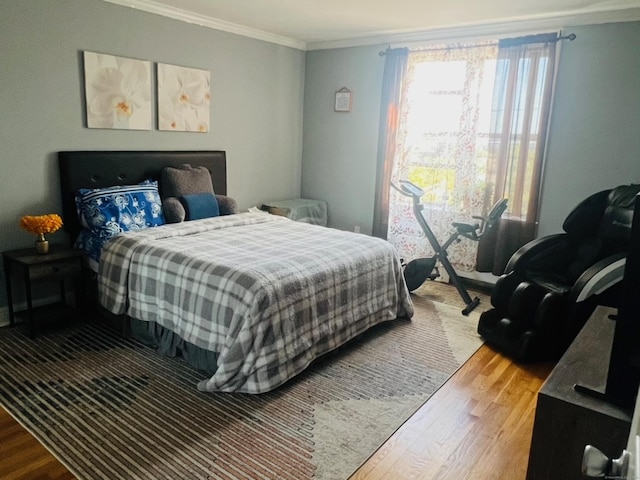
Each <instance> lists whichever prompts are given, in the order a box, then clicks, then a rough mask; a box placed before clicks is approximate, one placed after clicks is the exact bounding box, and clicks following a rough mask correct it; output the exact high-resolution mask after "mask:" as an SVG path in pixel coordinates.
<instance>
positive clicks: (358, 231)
mask: <svg viewBox="0 0 640 480" xmlns="http://www.w3.org/2000/svg"><path fill="white" fill-rule="evenodd" d="M353 231H354V232H356V233H360V225H354V226H353Z"/></svg>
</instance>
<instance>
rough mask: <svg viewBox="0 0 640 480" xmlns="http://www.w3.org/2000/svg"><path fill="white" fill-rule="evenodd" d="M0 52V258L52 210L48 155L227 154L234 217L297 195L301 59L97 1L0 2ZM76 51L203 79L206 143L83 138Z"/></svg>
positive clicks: (54, 190) (53, 182)
mask: <svg viewBox="0 0 640 480" xmlns="http://www.w3.org/2000/svg"><path fill="white" fill-rule="evenodd" d="M0 48H1V52H2V53H1V54H0V55H1V56H0V77H1V80H0V105H2V112H3V115H2V117H1V118H0V145H2V149H1V151H0V175H1V178H2V189H1V190H0V203H1V204H2V206H3V208H2V209H1V210H0V232H2V234H1V235H0V250H5V249H7V248H14V247H20V246H27V245H30V244H31V243H32V239H31V238H30V237H29V236H28V234H27V233H26V232H23V231H21V230H20V229H19V228H18V219H19V218H20V216H22V215H24V214H40V213H49V212H60V205H59V193H58V190H59V183H58V174H57V163H56V162H57V160H56V157H55V153H56V152H57V151H59V150H66V149H69V150H80V149H96V150H107V149H160V150H168V149H176V150H185V149H219V150H226V151H227V162H228V177H229V178H228V191H229V194H230V195H232V196H233V197H235V198H236V199H237V200H238V203H239V205H240V207H241V208H246V207H249V206H252V205H255V204H256V203H259V202H261V201H265V200H269V199H273V198H276V199H279V198H287V197H297V196H299V195H300V175H301V155H302V106H303V92H304V52H302V51H299V50H295V49H292V48H288V47H282V46H278V45H274V44H271V43H267V42H262V41H258V40H253V39H249V38H246V37H242V36H238V35H233V34H229V33H224V32H219V31H215V30H212V29H209V28H203V27H199V26H196V25H191V24H188V23H184V22H180V21H176V20H171V19H169V18H165V17H162V16H159V15H153V14H149V13H145V12H140V11H138V10H135V9H131V8H125V7H121V6H117V5H113V4H110V3H106V2H102V1H98V0H56V1H41V0H2V2H1V4H0ZM84 50H89V51H94V52H100V53H108V54H111V55H118V56H124V57H131V58H137V59H142V60H148V61H151V62H164V63H170V64H174V65H182V66H188V67H194V68H199V69H207V70H209V71H210V72H211V85H212V101H211V131H210V133H206V134H199V133H187V132H161V131H158V130H157V129H155V128H154V129H152V130H151V131H133V130H127V131H125V130H98V129H88V128H85V126H84V98H83V71H82V61H81V58H82V51H84ZM152 70H155V69H154V68H152ZM154 78H155V74H154ZM153 91H155V89H153ZM154 119H155V106H154ZM56 235H62V234H56Z"/></svg>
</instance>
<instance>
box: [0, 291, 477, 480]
mask: <svg viewBox="0 0 640 480" xmlns="http://www.w3.org/2000/svg"><path fill="white" fill-rule="evenodd" d="M414 303H415V306H416V315H415V316H414V318H413V319H412V320H411V321H407V320H401V319H398V320H395V321H393V322H390V323H388V324H385V325H381V326H379V327H376V328H374V329H373V330H371V331H370V332H368V333H367V334H365V335H363V336H361V337H360V338H358V339H357V340H355V341H353V342H351V343H350V344H348V345H347V346H345V347H343V348H341V349H339V350H337V351H335V352H333V353H331V354H328V355H326V356H325V357H323V358H322V359H321V360H319V361H318V362H316V363H315V364H313V365H312V366H311V367H310V368H309V369H307V371H305V372H303V373H302V374H301V375H299V376H298V377H297V378H295V379H294V380H292V381H290V382H289V383H288V384H286V385H284V386H283V387H281V388H279V389H277V390H276V391H273V392H270V393H267V394H262V395H246V394H228V393H222V394H212V393H202V392H199V391H198V390H197V389H196V387H195V385H196V383H197V382H198V381H199V380H201V379H202V377H203V376H202V374H201V373H199V372H197V371H195V370H193V369H191V368H189V367H188V366H186V365H185V364H184V363H183V362H181V361H178V360H175V359H171V358H166V357H160V356H158V355H157V354H156V353H155V352H154V351H152V350H150V349H148V348H147V347H144V346H142V345H141V344H139V343H137V342H135V341H132V340H127V339H123V338H121V337H119V336H118V335H115V334H113V333H112V332H111V331H110V330H108V329H106V328H104V327H101V326H99V325H97V324H95V323H90V322H87V323H84V324H80V325H77V326H75V327H70V328H67V329H64V330H58V331H55V332H51V333H48V334H46V335H43V336H41V337H39V338H37V339H36V340H30V339H29V338H28V337H27V336H26V334H25V333H24V331H23V330H22V329H21V328H11V329H9V328H5V329H2V330H1V331H0V404H2V405H3V406H4V407H5V408H6V409H7V410H8V411H9V412H10V413H11V414H12V415H13V416H14V418H16V419H17V420H18V421H19V422H20V423H21V424H22V425H23V426H25V427H26V428H27V429H28V430H29V431H30V432H31V433H32V434H33V435H34V436H35V437H36V438H38V440H39V441H40V442H41V443H43V444H44V445H45V446H46V447H47V448H48V449H49V450H50V451H51V452H52V453H53V454H54V455H55V456H56V457H57V458H58V459H59V460H60V461H61V462H62V463H63V464H64V465H65V466H66V467H67V468H68V469H69V470H70V471H71V472H72V473H73V474H74V475H75V476H76V477H77V478H78V479H82V480H84V479H87V480H89V479H91V480H93V479H117V478H122V479H125V478H126V479H289V480H301V479H312V478H314V479H320V480H339V479H346V478H348V477H349V476H350V475H351V474H352V473H353V472H354V471H355V470H356V469H357V468H358V467H359V466H360V465H361V464H362V462H364V461H365V460H366V459H367V458H368V456H369V455H371V454H372V453H373V452H374V451H375V450H376V448H378V447H379V446H380V445H381V444H382V443H383V442H384V441H385V440H386V439H387V438H388V437H389V436H390V435H391V434H392V433H393V432H394V431H395V430H396V429H397V428H398V427H399V426H400V425H401V424H402V423H403V422H404V421H405V420H406V419H407V418H408V417H409V416H411V414H412V413H414V412H415V411H416V410H417V409H418V408H419V407H420V406H421V405H422V404H423V403H424V402H425V401H426V400H427V399H428V398H429V396H430V395H431V394H432V393H433V392H435V391H436V390H437V388H438V387H439V386H440V385H442V384H443V383H444V382H445V381H446V380H447V378H449V376H450V375H451V374H452V373H454V372H455V371H456V369H457V368H458V367H459V366H460V365H461V364H462V363H464V362H465V361H466V360H467V359H468V358H469V356H471V355H472V354H473V353H474V352H475V350H476V349H477V348H478V347H479V346H480V344H481V340H480V339H479V338H478V336H477V334H476V333H475V329H476V325H477V314H472V315H471V316H469V317H463V316H462V315H461V314H460V308H459V307H451V306H447V305H444V304H442V303H438V302H433V301H430V300H429V299H428V298H425V297H423V296H414Z"/></svg>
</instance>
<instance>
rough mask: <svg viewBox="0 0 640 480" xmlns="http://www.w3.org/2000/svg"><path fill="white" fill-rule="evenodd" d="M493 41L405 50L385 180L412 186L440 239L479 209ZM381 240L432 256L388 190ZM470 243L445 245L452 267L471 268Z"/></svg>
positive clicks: (399, 199) (405, 202)
mask: <svg viewBox="0 0 640 480" xmlns="http://www.w3.org/2000/svg"><path fill="white" fill-rule="evenodd" d="M497 55H498V48H497V44H496V43H493V44H489V43H487V44H482V45H477V44H476V45H447V46H444V47H437V48H432V49H429V50H426V51H419V52H410V53H409V59H408V67H407V74H406V78H405V82H404V89H403V93H402V96H401V98H402V104H401V110H400V122H399V129H398V135H397V141H396V145H395V152H394V164H393V170H392V175H391V180H392V181H396V182H397V181H398V180H401V179H407V180H410V181H411V182H413V183H415V184H417V185H419V186H420V187H421V188H422V189H424V190H425V192H426V194H425V196H424V197H423V198H422V202H423V204H424V210H423V212H424V215H425V217H426V220H427V222H428V223H429V225H430V227H431V229H432V230H433V232H434V234H435V236H436V237H437V238H438V239H439V240H440V243H444V241H445V240H446V239H447V238H448V237H449V236H450V235H451V234H452V233H453V228H452V226H451V224H452V222H455V221H471V217H472V215H480V214H481V213H482V210H483V206H484V198H485V197H484V195H485V190H486V188H485V187H486V185H485V181H486V177H487V158H488V151H489V133H490V119H491V96H492V91H493V75H494V72H495V62H496V58H497ZM388 239H389V241H390V242H391V243H392V244H393V245H394V246H395V247H396V248H397V249H398V251H399V253H400V255H401V256H402V257H403V258H404V259H405V260H407V261H408V260H411V259H414V258H419V257H427V256H431V255H433V253H434V251H433V249H432V248H431V245H430V244H429V243H428V241H427V239H426V238H425V236H424V234H423V232H422V231H421V229H420V227H419V225H418V223H417V222H416V219H415V217H414V216H413V212H412V208H411V199H410V198H408V197H405V196H402V195H401V194H400V193H398V192H396V191H395V190H392V191H391V192H390V197H389V228H388ZM476 252H477V244H476V242H472V241H466V240H465V241H462V242H460V243H457V244H453V245H451V247H450V248H449V250H448V255H449V259H450V261H451V262H452V263H453V264H454V265H455V267H456V268H459V269H464V270H472V269H473V268H474V267H475V263H476Z"/></svg>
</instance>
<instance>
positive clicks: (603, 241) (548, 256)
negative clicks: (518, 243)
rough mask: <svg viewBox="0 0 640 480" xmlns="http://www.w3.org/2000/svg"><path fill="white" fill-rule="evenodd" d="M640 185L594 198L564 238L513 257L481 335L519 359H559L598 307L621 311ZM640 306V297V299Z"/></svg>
mask: <svg viewBox="0 0 640 480" xmlns="http://www.w3.org/2000/svg"><path fill="white" fill-rule="evenodd" d="M639 191H640V185H623V186H619V187H616V188H613V189H611V190H604V191H601V192H598V193H595V194H593V195H591V196H590V197H588V198H587V199H585V200H584V201H582V202H581V203H580V204H579V205H578V206H577V207H575V208H574V209H573V211H572V212H571V213H570V214H569V216H568V217H567V218H566V220H565V221H564V224H563V226H562V228H563V230H564V232H565V233H560V234H556V235H549V236H545V237H541V238H538V239H536V240H533V241H531V242H529V243H528V244H526V245H525V246H523V247H521V248H520V249H519V250H518V251H517V252H516V253H514V254H513V256H512V257H511V259H510V260H509V263H508V264H507V266H506V268H505V272H504V274H503V275H502V276H501V277H500V278H499V279H498V281H497V282H496V285H495V287H494V288H493V291H492V293H491V305H492V306H493V308H492V309H490V310H487V311H485V312H483V313H482V315H481V316H480V320H479V323H478V333H479V334H480V335H481V336H482V337H483V338H484V339H485V341H486V342H487V343H488V344H489V345H492V346H494V347H496V348H497V349H498V350H501V351H503V352H504V353H506V354H507V355H509V356H511V357H513V358H514V359H516V360H518V361H534V360H551V359H557V358H559V357H560V356H561V355H562V353H564V351H565V350H566V349H567V347H568V346H569V344H570V343H571V342H572V341H573V339H574V338H575V336H576V335H577V334H578V332H579V331H580V329H581V328H582V326H583V325H584V323H585V322H586V321H587V319H588V318H589V316H590V315H591V313H592V312H593V310H594V309H595V307H596V306H597V305H606V306H610V307H616V306H617V300H618V298H617V297H618V295H619V289H620V281H621V280H622V277H623V274H624V266H625V257H626V251H627V243H628V240H629V236H630V232H631V222H632V219H633V208H634V201H635V196H636V194H638V192H639ZM638 301H639V302H640V299H639V300H638Z"/></svg>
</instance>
